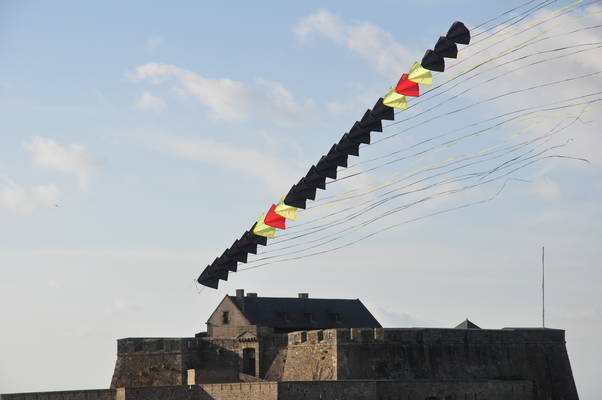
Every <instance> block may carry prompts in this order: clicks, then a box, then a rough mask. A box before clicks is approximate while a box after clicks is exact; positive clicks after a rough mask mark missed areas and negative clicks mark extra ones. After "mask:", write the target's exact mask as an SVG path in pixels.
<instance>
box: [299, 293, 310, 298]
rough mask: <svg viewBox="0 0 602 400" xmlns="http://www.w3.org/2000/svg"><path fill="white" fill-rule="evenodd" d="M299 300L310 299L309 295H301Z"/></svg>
mask: <svg viewBox="0 0 602 400" xmlns="http://www.w3.org/2000/svg"><path fill="white" fill-rule="evenodd" d="M299 298H300V299H307V298H309V294H308V293H299Z"/></svg>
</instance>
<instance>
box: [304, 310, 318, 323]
mask: <svg viewBox="0 0 602 400" xmlns="http://www.w3.org/2000/svg"><path fill="white" fill-rule="evenodd" d="M303 318H305V320H306V321H313V320H315V317H314V313H312V312H306V313H303Z"/></svg>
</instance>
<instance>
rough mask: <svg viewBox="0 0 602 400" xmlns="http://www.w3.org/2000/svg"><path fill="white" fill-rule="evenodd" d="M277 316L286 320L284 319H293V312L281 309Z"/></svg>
mask: <svg viewBox="0 0 602 400" xmlns="http://www.w3.org/2000/svg"><path fill="white" fill-rule="evenodd" d="M276 316H277V317H278V318H279V319H281V320H284V321H290V320H291V314H290V313H287V312H282V311H279V312H277V313H276Z"/></svg>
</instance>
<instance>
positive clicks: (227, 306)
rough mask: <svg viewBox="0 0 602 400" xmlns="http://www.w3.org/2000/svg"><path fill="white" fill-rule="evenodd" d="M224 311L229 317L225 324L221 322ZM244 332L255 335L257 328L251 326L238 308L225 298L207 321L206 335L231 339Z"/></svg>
mask: <svg viewBox="0 0 602 400" xmlns="http://www.w3.org/2000/svg"><path fill="white" fill-rule="evenodd" d="M224 311H227V312H228V313H229V316H230V321H229V323H227V324H224V323H223V322H222V315H223V312H224ZM244 332H249V333H252V334H253V335H257V326H255V325H251V324H250V323H249V321H248V320H247V319H246V318H245V316H244V315H243V313H242V312H241V311H240V309H239V308H238V306H237V305H236V304H234V302H233V301H232V300H231V299H230V298H229V297H228V296H226V297H225V298H224V299H223V300H222V302H221V303H220V304H219V305H218V306H217V308H216V309H215V311H214V312H213V314H211V316H210V317H209V319H208V320H207V333H208V334H209V336H210V337H216V338H232V337H237V336H239V335H241V334H243V333H244Z"/></svg>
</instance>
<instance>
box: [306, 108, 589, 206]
mask: <svg viewBox="0 0 602 400" xmlns="http://www.w3.org/2000/svg"><path fill="white" fill-rule="evenodd" d="M597 109H599V108H597ZM566 116H567V114H557V115H553V116H549V117H548V116H538V118H542V119H544V121H538V122H534V123H532V124H531V125H527V126H526V127H523V128H522V129H521V130H519V131H518V132H517V133H514V134H513V135H511V136H510V138H509V139H506V140H504V141H502V142H500V143H498V144H496V145H495V146H490V147H485V148H484V149H482V150H480V151H478V152H476V153H473V154H470V155H466V154H463V155H460V156H456V157H451V158H448V159H446V160H443V161H439V162H437V163H432V164H429V165H426V166H423V167H420V168H417V169H414V170H412V171H406V172H405V175H406V176H407V175H410V176H411V175H415V174H417V173H418V172H420V171H422V170H428V169H431V168H432V167H435V166H442V165H445V164H448V163H450V162H453V161H455V160H457V159H458V158H460V157H465V156H474V155H477V154H483V153H486V152H489V151H491V150H493V149H495V148H496V147H499V146H501V145H503V144H505V143H509V142H510V141H512V139H514V138H516V137H518V136H520V135H522V134H524V133H525V132H526V131H527V130H529V129H532V128H533V127H535V126H538V125H541V124H543V123H547V122H549V120H550V119H555V118H565V117H566ZM568 116H571V115H570V114H568ZM533 118H536V117H535V116H532V117H526V118H523V119H519V120H516V121H512V122H511V123H520V122H523V121H525V120H528V119H533ZM496 132H497V131H496V130H494V129H493V128H489V129H485V130H481V131H479V132H477V133H473V134H471V135H466V136H464V137H461V138H459V139H457V140H454V141H451V142H452V143H449V142H448V144H444V145H440V146H438V147H433V148H431V149H428V150H427V151H426V152H420V153H421V154H420V155H421V157H417V158H416V161H421V160H423V159H424V154H428V153H431V152H433V153H435V152H440V151H443V150H447V149H449V148H452V147H453V146H456V145H459V144H460V143H462V142H463V141H465V140H471V139H475V138H478V137H480V136H482V135H486V134H488V133H496ZM415 155H416V154H415ZM415 155H412V156H408V157H404V159H407V158H412V157H414V156H415ZM375 168H376V167H375ZM400 173H403V172H401V171H397V172H395V173H393V174H391V175H390V177H389V179H392V178H394V177H395V176H397V175H399V174H400ZM393 183H394V181H391V180H389V181H386V182H381V183H378V184H374V185H370V186H368V187H367V188H366V189H369V190H367V191H366V192H364V193H361V194H355V195H351V196H348V197H345V198H342V199H340V200H337V201H332V202H328V203H326V204H324V205H318V206H314V207H308V209H314V211H312V212H306V211H304V212H302V213H301V215H300V217H301V218H303V217H306V216H309V215H312V214H315V213H317V212H319V211H318V210H319V209H321V208H323V207H329V208H332V207H333V206H334V205H336V204H339V203H342V202H346V201H349V200H352V199H354V198H358V197H361V196H365V195H368V194H371V193H373V192H375V191H377V190H380V189H382V188H385V187H388V186H390V185H391V184H393Z"/></svg>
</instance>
